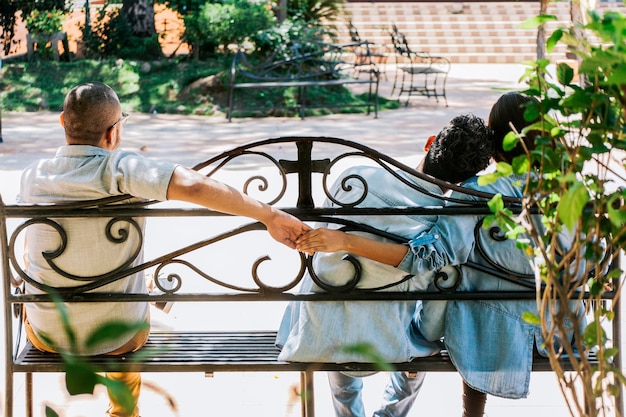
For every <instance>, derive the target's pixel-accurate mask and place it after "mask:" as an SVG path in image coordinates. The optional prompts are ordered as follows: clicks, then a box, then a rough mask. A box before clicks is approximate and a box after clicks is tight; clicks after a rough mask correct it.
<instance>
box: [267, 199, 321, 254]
mask: <svg viewBox="0 0 626 417" xmlns="http://www.w3.org/2000/svg"><path fill="white" fill-rule="evenodd" d="M272 211H273V214H272V217H271V219H270V221H268V222H267V223H265V226H266V227H267V231H268V232H269V234H270V236H272V237H273V238H274V239H275V240H276V241H278V242H280V243H282V244H284V245H287V246H289V247H290V248H291V249H295V248H296V241H297V240H298V238H299V237H300V236H302V234H304V233H306V232H307V231H309V230H311V228H310V227H309V226H307V225H306V224H304V223H302V221H301V220H300V219H298V218H297V217H295V216H292V215H291V214H289V213H285V212H284V211H281V210H278V209H272Z"/></svg>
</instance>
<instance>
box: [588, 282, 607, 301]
mask: <svg viewBox="0 0 626 417" xmlns="http://www.w3.org/2000/svg"><path fill="white" fill-rule="evenodd" d="M587 284H588V285H589V293H590V294H591V295H592V296H594V297H595V296H598V295H600V294H601V293H602V290H603V288H604V286H603V285H602V283H600V282H598V281H597V280H595V279H590V280H589V281H587Z"/></svg>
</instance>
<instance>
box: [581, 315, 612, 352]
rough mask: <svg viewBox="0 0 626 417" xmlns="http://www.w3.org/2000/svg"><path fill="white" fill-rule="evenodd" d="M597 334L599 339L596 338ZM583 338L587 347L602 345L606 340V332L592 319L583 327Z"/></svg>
mask: <svg viewBox="0 0 626 417" xmlns="http://www.w3.org/2000/svg"><path fill="white" fill-rule="evenodd" d="M598 335H599V337H600V338H599V339H598ZM583 340H584V341H585V345H586V346H587V347H594V346H602V345H604V343H606V341H607V337H606V332H605V331H604V329H603V328H602V326H601V325H599V324H598V322H597V321H592V322H591V323H589V324H588V325H587V327H585V330H584V332H583Z"/></svg>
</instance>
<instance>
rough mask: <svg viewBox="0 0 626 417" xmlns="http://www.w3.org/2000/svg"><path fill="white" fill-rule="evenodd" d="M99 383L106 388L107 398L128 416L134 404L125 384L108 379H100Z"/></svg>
mask: <svg viewBox="0 0 626 417" xmlns="http://www.w3.org/2000/svg"><path fill="white" fill-rule="evenodd" d="M100 383H102V384H103V385H105V386H106V387H107V390H108V392H109V396H110V397H111V399H112V400H115V401H116V402H117V403H118V404H120V405H121V406H122V407H123V408H124V409H125V410H126V412H127V413H128V414H129V415H130V414H132V412H133V410H134V409H135V406H136V404H135V399H134V398H133V395H132V393H131V391H130V389H129V388H128V387H127V386H126V384H124V383H123V382H121V381H117V380H113V379H109V378H101V380H100Z"/></svg>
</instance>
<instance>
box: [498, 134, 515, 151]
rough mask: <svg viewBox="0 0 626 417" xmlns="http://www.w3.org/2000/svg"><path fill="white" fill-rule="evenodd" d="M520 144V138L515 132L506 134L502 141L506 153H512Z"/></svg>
mask: <svg viewBox="0 0 626 417" xmlns="http://www.w3.org/2000/svg"><path fill="white" fill-rule="evenodd" d="M518 142H519V137H518V136H517V133H515V132H509V133H507V134H506V136H505V137H504V139H502V149H504V150H505V151H511V150H513V149H514V148H515V145H517V143H518Z"/></svg>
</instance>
